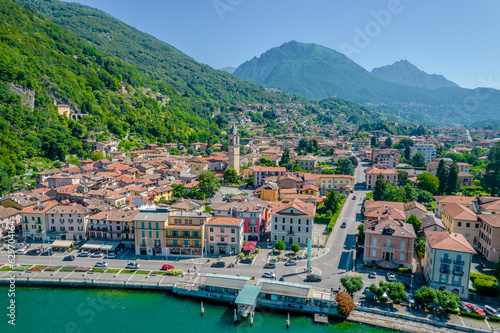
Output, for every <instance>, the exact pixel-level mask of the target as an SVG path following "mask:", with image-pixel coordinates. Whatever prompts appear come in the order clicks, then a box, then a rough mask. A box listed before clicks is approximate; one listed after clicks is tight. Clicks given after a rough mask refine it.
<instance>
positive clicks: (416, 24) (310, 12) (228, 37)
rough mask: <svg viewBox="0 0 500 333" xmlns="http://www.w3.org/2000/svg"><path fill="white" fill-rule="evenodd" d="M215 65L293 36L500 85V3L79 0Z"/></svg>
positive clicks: (360, 56) (377, 61)
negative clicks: (406, 61) (404, 60)
mask: <svg viewBox="0 0 500 333" xmlns="http://www.w3.org/2000/svg"><path fill="white" fill-rule="evenodd" d="M76 2H78V3H81V4H84V5H88V6H91V7H95V8H99V9H101V10H103V11H105V12H107V13H109V14H111V15H112V16H114V17H116V18H118V19H120V20H122V21H124V22H125V23H127V24H129V25H131V26H133V27H135V28H137V29H139V30H141V31H144V32H147V33H149V34H151V35H153V36H155V37H157V38H158V39H161V40H163V41H165V42H167V43H169V44H171V45H173V46H175V47H177V48H178V49H180V50H181V51H183V52H184V53H186V54H187V55H189V56H191V57H193V58H194V59H196V60H197V61H199V62H202V63H205V64H208V65H210V66H212V67H214V68H221V67H224V66H233V67H237V66H238V65H240V64H241V63H243V62H244V61H246V60H249V59H251V58H252V57H254V56H259V55H260V54H262V53H264V52H265V51H267V50H268V49H270V48H272V47H275V46H279V45H281V44H283V43H285V42H288V41H290V40H297V41H300V42H309V43H317V44H320V45H324V46H327V47H330V48H333V49H335V50H337V51H340V52H343V53H345V54H347V55H348V56H349V57H350V58H351V59H352V60H354V61H355V62H357V63H358V64H360V65H361V66H363V67H364V68H366V69H367V70H371V69H372V68H374V67H379V66H383V65H387V64H392V63H394V62H395V61H398V60H401V59H407V60H409V61H410V62H411V63H413V64H414V65H415V66H417V67H418V68H420V69H421V70H424V71H426V72H427V73H431V74H432V73H436V74H442V75H444V76H445V77H446V78H447V79H449V80H451V81H454V82H455V83H457V84H459V85H460V86H462V87H466V88H474V87H484V86H488V87H493V88H496V89H500V66H499V60H500V42H499V39H498V36H499V33H500V1H498V0H484V1H463V0H453V1H451V0H443V1H434V0H422V1H416V0H413V1H412V0H384V1H378V0H358V1H334V0H309V1H307V2H306V1H305V0H304V1H298V0H182V1H181V0H175V1H174V0H164V1H160V0H141V1H138V0H77V1H76Z"/></svg>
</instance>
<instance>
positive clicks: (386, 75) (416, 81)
mask: <svg viewBox="0 0 500 333" xmlns="http://www.w3.org/2000/svg"><path fill="white" fill-rule="evenodd" d="M371 73H372V74H373V75H375V76H378V77H379V78H381V79H383V80H386V81H390V82H394V83H399V84H404V85H407V86H410V87H419V88H425V89H439V88H459V86H458V84H456V83H454V82H451V81H449V80H447V79H446V78H445V77H444V76H442V75H438V74H427V73H426V72H424V71H422V70H420V69H418V68H417V67H416V66H415V65H413V64H411V63H410V62H409V61H408V60H400V61H397V62H395V63H394V64H392V65H387V66H382V67H377V68H374V69H372V71H371Z"/></svg>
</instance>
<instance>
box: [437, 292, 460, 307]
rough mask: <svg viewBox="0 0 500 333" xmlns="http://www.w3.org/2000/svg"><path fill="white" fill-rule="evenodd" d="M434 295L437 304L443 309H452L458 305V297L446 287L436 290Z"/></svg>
mask: <svg viewBox="0 0 500 333" xmlns="http://www.w3.org/2000/svg"><path fill="white" fill-rule="evenodd" d="M436 297H437V300H438V302H439V305H441V307H442V308H443V309H445V310H454V309H457V308H458V306H459V302H460V297H458V295H457V294H455V293H453V292H451V291H448V290H446V289H444V290H438V291H436Z"/></svg>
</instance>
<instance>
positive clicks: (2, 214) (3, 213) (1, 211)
mask: <svg viewBox="0 0 500 333" xmlns="http://www.w3.org/2000/svg"><path fill="white" fill-rule="evenodd" d="M0 207H1V206H0ZM19 213H20V210H19V209H15V208H14V207H8V208H3V207H2V208H0V220H1V219H4V218H7V217H11V216H13V215H17V214H19Z"/></svg>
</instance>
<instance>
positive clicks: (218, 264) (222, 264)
mask: <svg viewBox="0 0 500 333" xmlns="http://www.w3.org/2000/svg"><path fill="white" fill-rule="evenodd" d="M210 267H221V268H224V267H226V263H225V262H224V261H218V262H214V263H213V264H212V265H211V266H210Z"/></svg>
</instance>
